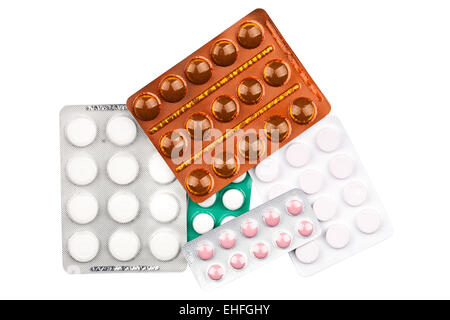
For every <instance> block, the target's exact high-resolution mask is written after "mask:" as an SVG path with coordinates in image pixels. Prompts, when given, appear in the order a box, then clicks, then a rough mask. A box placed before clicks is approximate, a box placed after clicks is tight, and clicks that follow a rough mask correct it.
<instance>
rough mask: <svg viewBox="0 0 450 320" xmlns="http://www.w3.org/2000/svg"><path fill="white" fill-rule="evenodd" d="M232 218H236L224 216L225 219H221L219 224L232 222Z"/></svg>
mask: <svg viewBox="0 0 450 320" xmlns="http://www.w3.org/2000/svg"><path fill="white" fill-rule="evenodd" d="M234 218H236V217H235V216H226V217H225V218H223V219H222V221H221V222H220V225H223V224H225V223H227V222H229V221H231V220H233V219H234Z"/></svg>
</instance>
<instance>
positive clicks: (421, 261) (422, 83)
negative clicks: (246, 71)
mask: <svg viewBox="0 0 450 320" xmlns="http://www.w3.org/2000/svg"><path fill="white" fill-rule="evenodd" d="M257 7H262V8H264V9H266V10H267V11H268V13H269V14H270V15H271V17H272V19H273V20H274V22H275V23H276V25H277V26H278V28H279V29H280V31H281V32H282V34H283V35H284V37H285V38H286V40H287V41H288V43H289V44H290V46H291V47H292V49H293V50H294V51H295V52H296V53H297V55H298V57H299V58H300V60H301V61H302V63H303V64H304V65H305V67H306V68H307V70H308V71H309V73H310V74H311V75H312V77H313V78H314V79H315V80H316V82H317V84H318V85H319V87H320V88H321V89H322V91H323V92H324V93H325V95H326V96H327V98H328V100H329V101H330V103H331V105H332V109H333V111H332V113H334V114H335V115H338V116H339V117H340V118H341V120H342V121H343V123H344V125H345V126H346V129H347V130H348V133H349V135H350V137H351V138H352V139H353V142H354V144H355V147H356V148H357V150H358V151H359V153H360V156H361V159H362V161H363V163H364V165H365V166H366V169H367V171H368V173H369V175H370V176H371V177H372V180H373V183H374V185H375V187H376V188H377V190H378V193H379V195H380V196H381V198H382V199H383V201H384V204H385V206H386V209H387V210H388V212H389V214H390V217H391V219H392V222H393V224H394V228H395V235H394V237H392V238H390V239H388V240H387V241H385V242H384V243H382V244H379V245H377V246H375V247H373V248H371V249H369V250H366V251H364V252H363V253H360V254H358V255H356V256H353V257H352V258H350V259H348V260H346V261H345V262H342V263H340V264H338V265H335V266H333V267H332V268H329V269H328V270H326V271H324V272H321V273H320V274H317V275H315V276H313V277H310V278H301V277H300V276H298V275H297V274H296V273H295V270H294V268H293V266H292V265H291V263H290V259H289V258H288V256H287V255H286V256H285V257H283V258H281V259H279V260H277V261H275V262H273V263H271V264H269V265H267V266H266V267H264V268H261V269H259V270H258V271H257V272H254V273H252V274H250V275H248V276H246V277H243V278H241V279H239V280H238V281H235V282H233V283H231V284H229V285H226V286H224V287H221V288H219V289H217V290H215V291H213V292H204V291H202V290H200V289H199V287H198V286H197V283H196V282H195V279H194V277H193V276H192V274H191V272H190V271H189V270H186V272H184V273H178V274H177V273H171V274H120V275H117V274H114V275H104V274H102V275H87V276H69V275H67V274H66V273H65V272H64V271H63V268H62V259H61V225H60V182H59V181H60V163H59V123H58V120H59V119H58V113H59V110H60V108H61V107H62V106H63V105H66V104H101V103H124V102H125V100H126V98H127V97H128V96H129V95H131V94H132V93H134V92H135V91H136V90H137V89H139V88H141V87H142V86H143V85H145V84H146V83H148V82H149V81H151V80H152V79H153V78H154V77H156V76H158V75H159V74H161V73H162V72H164V71H165V70H167V69H168V68H170V67H171V66H173V65H174V64H175V63H177V62H178V61H179V60H181V59H182V58H184V57H185V56H186V55H188V54H190V53H191V52H192V51H194V50H196V49H198V48H199V47H200V46H202V45H203V44H204V43H206V42H207V41H209V40H210V39H211V38H213V37H214V36H216V35H217V34H219V33H220V32H222V31H223V30H225V29H226V28H227V27H229V26H230V25H232V24H233V23H234V22H236V21H237V20H238V19H240V18H241V17H243V16H244V15H246V14H248V13H249V12H250V11H252V10H253V9H255V8H257ZM449 13H450V5H449V3H448V2H446V1H421V2H419V1H411V0H410V1H381V0H378V1H371V2H369V1H333V0H331V1H281V0H277V1H263V0H259V1H242V0H241V1H230V0H226V1H223V2H221V1H179V2H177V1H121V2H119V1H73V2H71V3H68V2H62V1H2V2H1V4H0V103H1V116H0V137H1V138H0V139H1V147H2V148H1V157H0V161H1V162H0V181H1V183H0V187H1V197H0V199H1V201H0V217H1V219H0V297H1V298H138V299H139V298H143V299H155V298H159V299H172V298H194V299H215V298H220V299H231V298H246V299H259V298H268V299H270V298H275V299H278V298H280V299H283V298H287V299H312V298H450V292H449V288H450V250H449V244H450V239H449V236H450V210H449V199H450V195H449V193H450V189H449V182H450V170H449V164H450V152H449V148H450V142H449V139H450V134H449V133H450V125H449V124H450V123H449V117H450V97H449V91H450V81H449V74H450V62H449V61H450V41H449V31H450V19H449Z"/></svg>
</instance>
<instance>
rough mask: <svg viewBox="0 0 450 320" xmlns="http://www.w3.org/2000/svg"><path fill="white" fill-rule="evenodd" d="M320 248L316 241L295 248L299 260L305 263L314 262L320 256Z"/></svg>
mask: <svg viewBox="0 0 450 320" xmlns="http://www.w3.org/2000/svg"><path fill="white" fill-rule="evenodd" d="M319 254H320V248H319V245H318V244H317V242H316V241H311V242H310V243H308V244H305V245H304V246H301V247H299V248H297V249H295V256H296V257H297V259H298V261H300V262H301V263H305V264H310V263H313V262H315V261H316V260H317V258H319Z"/></svg>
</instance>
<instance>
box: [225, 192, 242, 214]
mask: <svg viewBox="0 0 450 320" xmlns="http://www.w3.org/2000/svg"><path fill="white" fill-rule="evenodd" d="M244 199H245V198H244V195H243V194H242V192H241V191H239V190H238V189H228V190H227V191H225V193H224V194H223V196H222V203H223V205H224V207H225V208H227V209H228V210H232V211H233V210H237V209H239V208H240V207H242V205H243V204H244Z"/></svg>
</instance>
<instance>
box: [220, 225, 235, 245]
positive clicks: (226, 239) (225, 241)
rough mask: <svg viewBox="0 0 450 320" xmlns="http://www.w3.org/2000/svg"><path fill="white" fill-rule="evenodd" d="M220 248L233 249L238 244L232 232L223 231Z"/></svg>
mask: <svg viewBox="0 0 450 320" xmlns="http://www.w3.org/2000/svg"><path fill="white" fill-rule="evenodd" d="M219 243H220V246H221V247H222V248H224V249H231V248H233V247H234V245H235V244H236V236H235V235H234V232H233V231H231V230H225V231H223V232H222V233H221V234H220V236H219Z"/></svg>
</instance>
